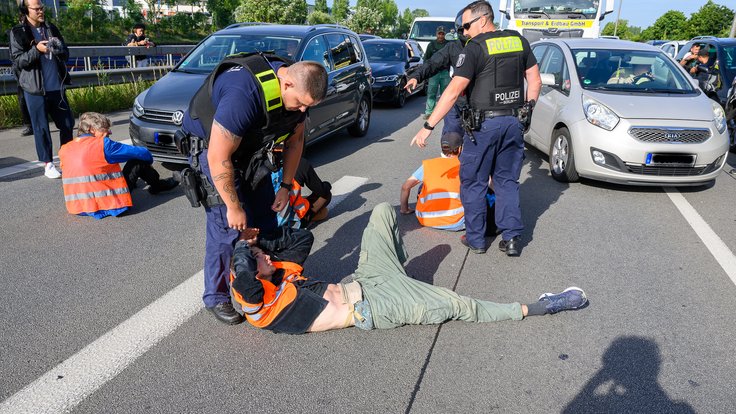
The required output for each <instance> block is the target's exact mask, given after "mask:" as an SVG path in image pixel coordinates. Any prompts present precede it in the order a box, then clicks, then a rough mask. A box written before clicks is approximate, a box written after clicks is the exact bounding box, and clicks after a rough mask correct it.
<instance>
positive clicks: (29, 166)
mask: <svg viewBox="0 0 736 414" xmlns="http://www.w3.org/2000/svg"><path fill="white" fill-rule="evenodd" d="M120 143H122V144H128V145H132V144H133V142H132V141H131V140H130V139H126V140H123V141H120ZM54 162H57V163H58V162H59V157H54ZM44 164H45V163H44V162H43V161H38V160H36V161H29V162H24V163H23V164H16V165H11V166H10V167H5V168H0V178H4V177H7V176H9V175H14V174H20V173H24V172H28V171H33V170H36V169H39V168H43V166H44Z"/></svg>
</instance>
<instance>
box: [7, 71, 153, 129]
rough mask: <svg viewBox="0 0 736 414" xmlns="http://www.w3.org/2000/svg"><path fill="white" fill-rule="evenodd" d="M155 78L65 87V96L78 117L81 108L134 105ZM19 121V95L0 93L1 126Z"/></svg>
mask: <svg viewBox="0 0 736 414" xmlns="http://www.w3.org/2000/svg"><path fill="white" fill-rule="evenodd" d="M154 82H155V81H153V80H150V81H146V80H142V79H133V81H132V82H129V83H121V84H117V85H105V84H102V85H95V86H85V87H81V88H75V89H67V91H66V97H67V99H68V100H69V105H70V106H71V108H72V112H74V116H75V117H77V116H79V115H80V114H82V113H84V112H90V111H92V112H100V113H105V112H112V111H119V110H121V109H130V108H132V107H133V101H134V100H135V97H136V96H138V94H139V93H141V92H143V91H144V90H146V89H147V88H149V87H150V86H151V85H153V83H154ZM21 124H22V122H21V117H20V108H19V107H18V98H17V97H16V96H15V95H5V96H0V129H3V128H12V127H17V126H20V125H21Z"/></svg>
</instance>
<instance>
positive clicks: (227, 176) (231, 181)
mask: <svg viewBox="0 0 736 414" xmlns="http://www.w3.org/2000/svg"><path fill="white" fill-rule="evenodd" d="M223 164H224V162H223ZM212 179H213V180H214V181H215V182H217V181H224V183H223V186H222V189H223V190H224V191H225V193H227V195H228V196H229V197H230V201H233V202H238V192H237V191H235V176H234V174H233V173H232V172H229V171H226V172H224V173H222V174H218V175H216V176H214V177H212Z"/></svg>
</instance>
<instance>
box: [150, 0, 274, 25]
mask: <svg viewBox="0 0 736 414" xmlns="http://www.w3.org/2000/svg"><path fill="white" fill-rule="evenodd" d="M147 1H148V0H147ZM151 1H153V0H151ZM245 1H246V0H244V1H243V2H245ZM259 3H261V2H259ZM239 4H240V1H239V0H207V10H209V12H210V14H211V15H212V26H214V28H215V29H222V28H223V27H226V26H227V25H229V24H232V23H235V22H236V21H239V22H242V21H246V22H248V21H254V22H259V21H261V20H239V19H237V18H235V14H234V12H235V9H236V8H238V7H239Z"/></svg>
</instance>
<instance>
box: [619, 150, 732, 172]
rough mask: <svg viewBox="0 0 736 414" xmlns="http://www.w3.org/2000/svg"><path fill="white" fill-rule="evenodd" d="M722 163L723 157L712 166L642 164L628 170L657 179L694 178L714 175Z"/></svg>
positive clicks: (628, 165) (630, 165)
mask: <svg viewBox="0 0 736 414" xmlns="http://www.w3.org/2000/svg"><path fill="white" fill-rule="evenodd" d="M722 161H723V155H721V156H720V157H718V159H716V160H715V161H713V162H712V163H711V164H709V165H704V166H701V167H654V166H650V165H642V164H626V168H627V169H628V170H629V172H630V173H631V174H639V175H653V176H657V177H692V176H698V175H704V174H710V173H712V172H713V171H715V170H716V169H718V167H719V166H720V165H721V162H722Z"/></svg>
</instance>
